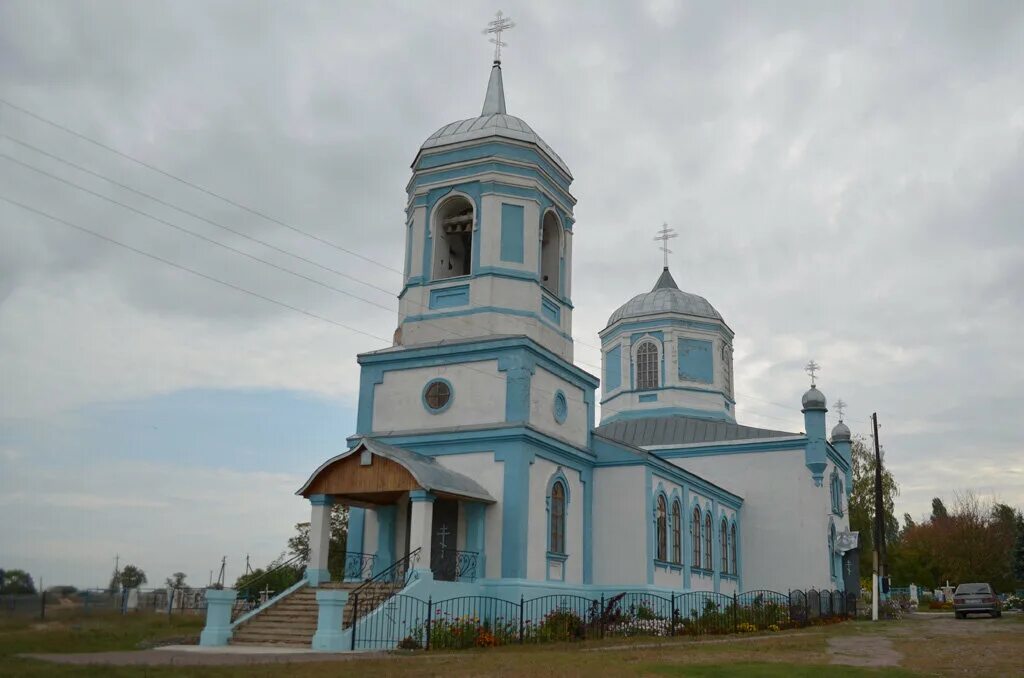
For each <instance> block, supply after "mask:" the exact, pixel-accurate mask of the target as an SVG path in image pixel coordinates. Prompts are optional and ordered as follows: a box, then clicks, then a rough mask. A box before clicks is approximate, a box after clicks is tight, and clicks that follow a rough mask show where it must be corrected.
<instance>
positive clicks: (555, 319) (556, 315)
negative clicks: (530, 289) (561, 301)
mask: <svg viewBox="0 0 1024 678" xmlns="http://www.w3.org/2000/svg"><path fill="white" fill-rule="evenodd" d="M540 311H541V315H543V316H544V318H545V319H547V320H549V321H550V322H551V323H553V324H554V325H558V326H559V327H561V322H562V309H561V307H559V305H558V303H557V302H555V301H552V300H551V299H550V298H549V297H548V295H547V294H545V293H543V292H542V293H541V295H540Z"/></svg>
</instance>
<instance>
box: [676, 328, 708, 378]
mask: <svg viewBox="0 0 1024 678" xmlns="http://www.w3.org/2000/svg"><path fill="white" fill-rule="evenodd" d="M678 345H679V348H678V350H679V360H678V371H679V378H680V379H683V380H686V381H696V382H700V383H703V384H710V383H713V382H714V380H715V367H714V366H715V360H714V356H713V351H712V349H713V348H714V343H713V342H711V341H708V340H706V339H692V338H690V337H680V338H679V341H678Z"/></svg>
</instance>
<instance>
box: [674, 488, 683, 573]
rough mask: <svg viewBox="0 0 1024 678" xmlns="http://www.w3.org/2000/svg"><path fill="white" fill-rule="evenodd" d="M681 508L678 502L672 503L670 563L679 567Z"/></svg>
mask: <svg viewBox="0 0 1024 678" xmlns="http://www.w3.org/2000/svg"><path fill="white" fill-rule="evenodd" d="M682 522H683V507H682V505H680V503H679V500H678V499H676V500H675V501H673V502H672V562H673V563H675V564H676V565H681V564H682V562H683V545H682V543H681V542H682V538H683V528H682Z"/></svg>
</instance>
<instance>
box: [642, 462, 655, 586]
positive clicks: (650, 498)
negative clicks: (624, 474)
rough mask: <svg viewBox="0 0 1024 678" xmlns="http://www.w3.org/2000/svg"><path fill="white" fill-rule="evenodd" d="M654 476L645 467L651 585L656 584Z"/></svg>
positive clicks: (649, 581)
mask: <svg viewBox="0 0 1024 678" xmlns="http://www.w3.org/2000/svg"><path fill="white" fill-rule="evenodd" d="M653 476H654V474H653V473H652V472H651V468H650V467H645V468H644V509H645V513H644V516H645V518H644V522H645V523H646V524H647V583H648V584H649V585H653V584H654V539H655V525H654V522H653V521H654V520H656V517H655V515H654V493H653V492H652V491H651V489H652V485H653Z"/></svg>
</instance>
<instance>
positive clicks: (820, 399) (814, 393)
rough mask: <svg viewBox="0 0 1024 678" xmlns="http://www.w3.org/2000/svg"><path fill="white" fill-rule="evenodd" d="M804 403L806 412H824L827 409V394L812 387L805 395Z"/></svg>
mask: <svg viewBox="0 0 1024 678" xmlns="http://www.w3.org/2000/svg"><path fill="white" fill-rule="evenodd" d="M801 402H802V403H803V406H804V409H805V410H824V409H825V394H824V393H822V392H821V391H819V390H818V389H817V387H815V386H812V387H811V388H810V390H809V391H807V393H805V394H804V397H803V400H801Z"/></svg>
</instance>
